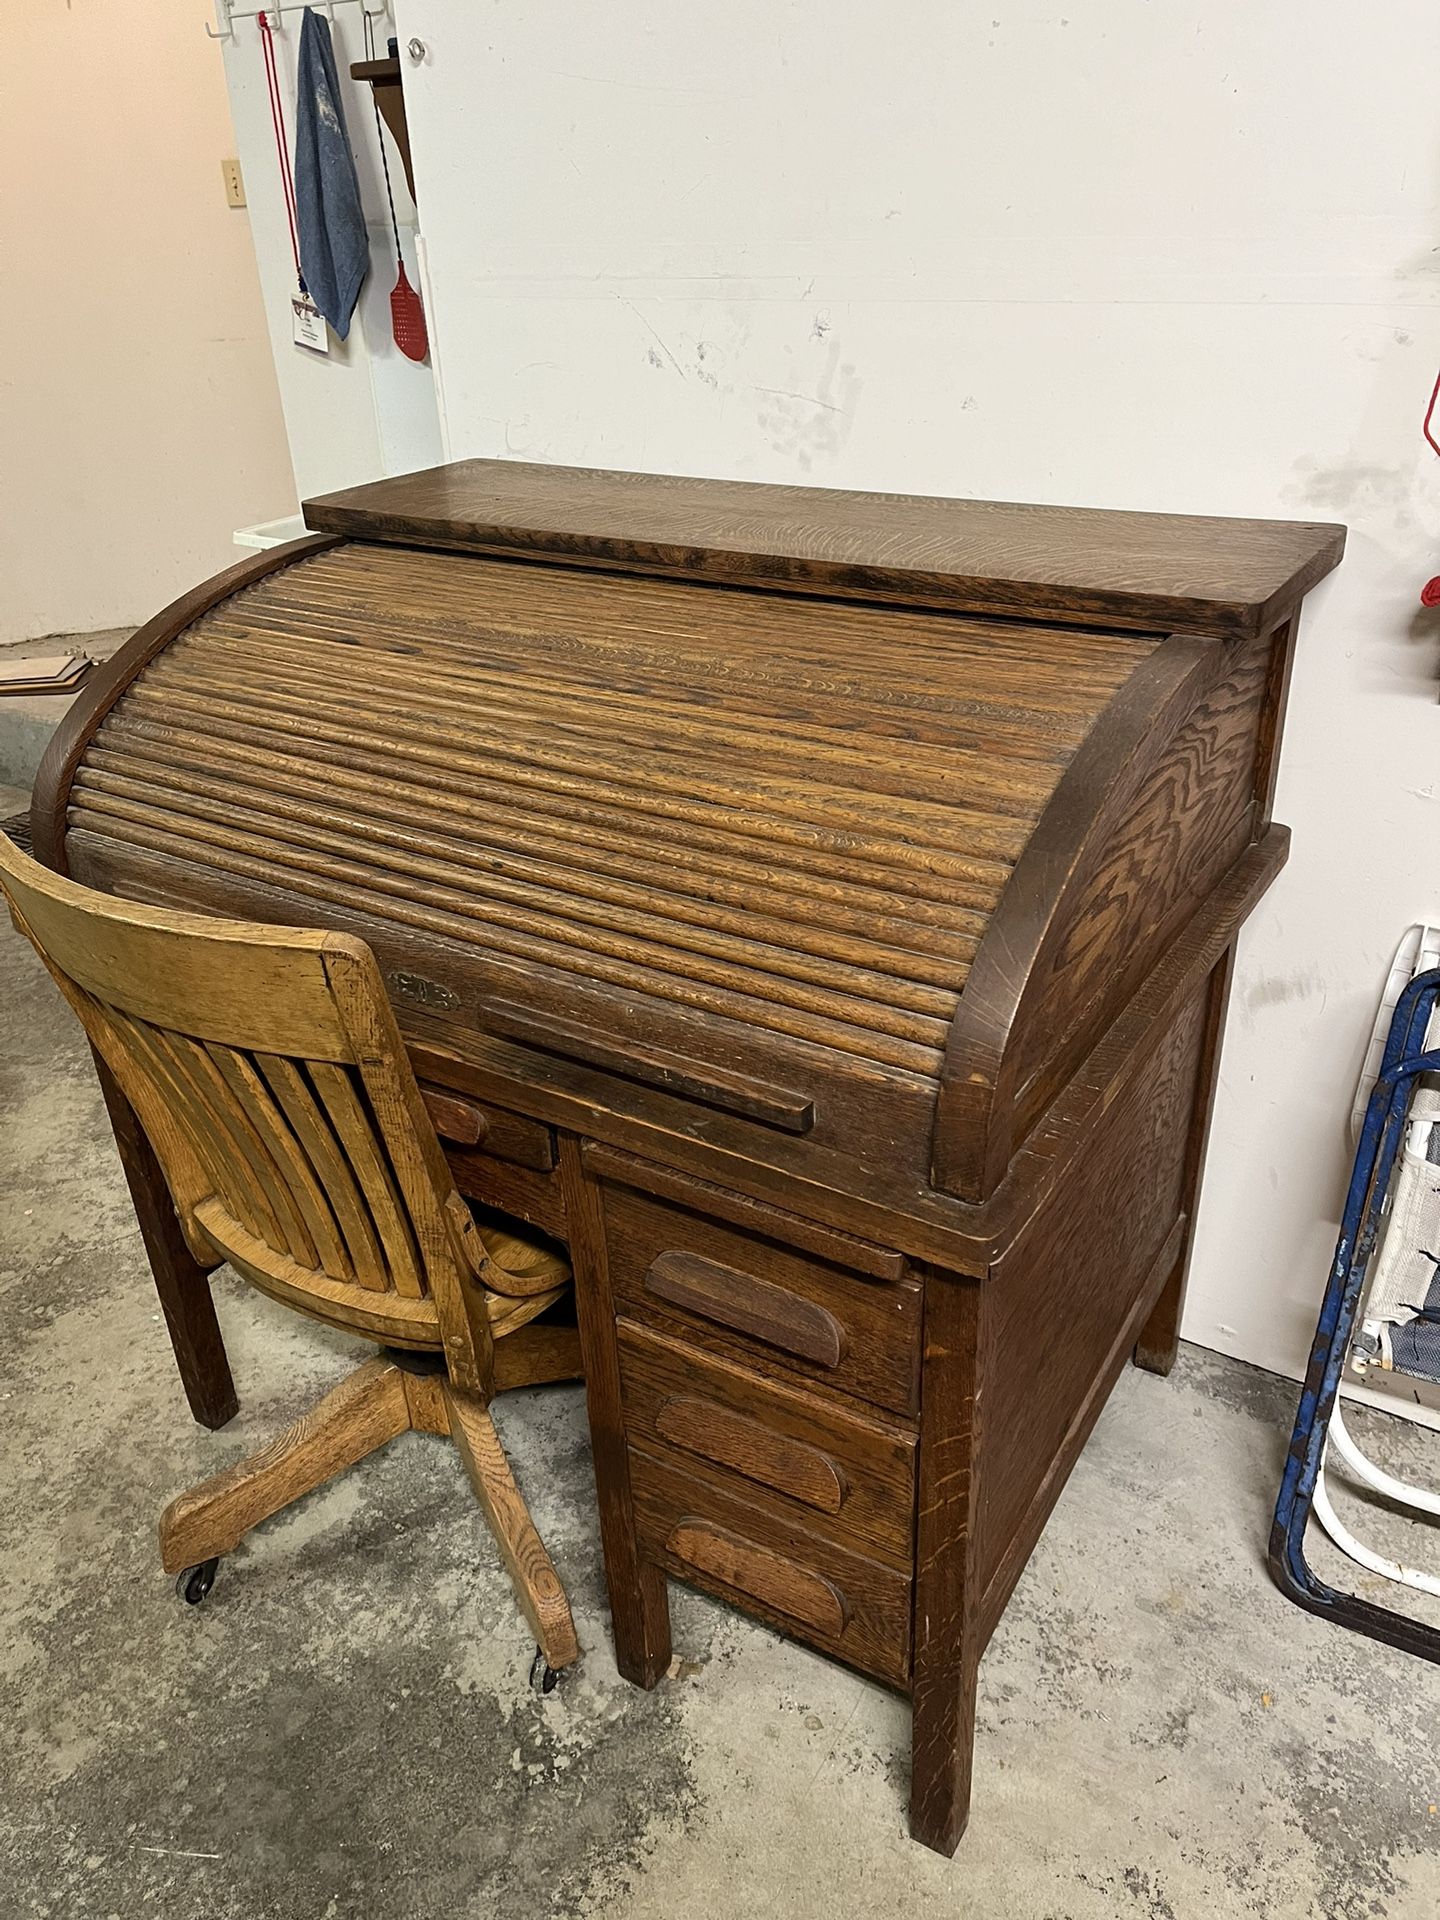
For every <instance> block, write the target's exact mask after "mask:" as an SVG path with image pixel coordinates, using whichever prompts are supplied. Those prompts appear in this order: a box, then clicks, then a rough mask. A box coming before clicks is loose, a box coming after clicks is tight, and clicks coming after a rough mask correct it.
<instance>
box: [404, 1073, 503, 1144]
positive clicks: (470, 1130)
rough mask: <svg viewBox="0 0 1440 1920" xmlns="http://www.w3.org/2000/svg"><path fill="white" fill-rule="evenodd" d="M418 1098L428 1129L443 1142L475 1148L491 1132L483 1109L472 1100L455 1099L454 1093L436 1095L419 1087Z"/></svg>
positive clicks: (434, 1092) (425, 1088) (429, 1088)
mask: <svg viewBox="0 0 1440 1920" xmlns="http://www.w3.org/2000/svg"><path fill="white" fill-rule="evenodd" d="M420 1098H421V1099H422V1100H423V1101H424V1102H425V1111H426V1113H428V1114H429V1116H430V1124H431V1126H432V1127H434V1129H435V1131H436V1133H438V1134H439V1135H440V1137H441V1139H442V1140H454V1141H455V1142H456V1143H457V1144H458V1145H459V1146H462V1147H478V1146H479V1144H480V1142H481V1141H482V1140H483V1139H484V1138H485V1136H486V1134H487V1133H488V1132H489V1131H490V1122H489V1119H488V1118H487V1117H486V1115H485V1113H484V1111H483V1109H481V1108H480V1107H477V1106H476V1105H475V1103H474V1102H473V1101H471V1100H461V1099H458V1098H457V1097H456V1096H455V1095H454V1094H453V1093H437V1092H436V1091H435V1089H434V1088H433V1087H422V1088H421V1089H420Z"/></svg>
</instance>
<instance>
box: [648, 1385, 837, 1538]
mask: <svg viewBox="0 0 1440 1920" xmlns="http://www.w3.org/2000/svg"><path fill="white" fill-rule="evenodd" d="M655 1430H656V1432H657V1433H659V1434H661V1435H662V1436H663V1437H664V1438H665V1439H666V1440H668V1441H669V1442H670V1443H671V1445H672V1446H676V1447H684V1448H685V1449H686V1451H687V1452H689V1453H698V1454H699V1455H700V1456H701V1458H702V1459H705V1460H714V1461H715V1462H716V1463H717V1464H718V1465H719V1466H722V1467H730V1468H732V1469H733V1471H734V1472H736V1473H743V1474H744V1475H745V1477H746V1479H747V1480H758V1481H759V1482H760V1484H761V1486H764V1487H774V1488H775V1489H776V1491H777V1492H779V1493H788V1494H789V1495H790V1497H791V1499H792V1500H803V1501H804V1502H805V1504H806V1506H807V1507H816V1508H818V1509H819V1511H820V1512H821V1513H838V1512H839V1511H840V1509H841V1507H842V1506H843V1505H844V1503H845V1495H846V1494H847V1493H848V1491H849V1488H848V1487H847V1486H846V1483H845V1476H844V1474H843V1472H842V1471H841V1469H840V1468H839V1467H838V1466H837V1465H836V1464H835V1462H834V1461H833V1460H832V1459H831V1458H830V1456H829V1454H828V1453H822V1452H821V1451H820V1449H819V1448H818V1447H812V1446H808V1445H807V1444H806V1443H805V1441H803V1440H795V1439H792V1438H791V1436H790V1435H789V1434H787V1433H776V1432H774V1431H773V1430H772V1429H771V1428H769V1427H766V1426H762V1425H761V1423H760V1422H759V1421H758V1420H751V1419H749V1418H747V1416H746V1415H745V1414H743V1413H736V1412H735V1411H734V1409H733V1408H732V1407H722V1406H720V1405H719V1404H718V1403H717V1402H716V1401H714V1400H695V1399H691V1398H689V1397H688V1396H675V1397H673V1398H671V1399H669V1400H667V1401H666V1402H665V1404H664V1406H662V1407H661V1409H660V1411H659V1413H658V1414H656V1416H655Z"/></svg>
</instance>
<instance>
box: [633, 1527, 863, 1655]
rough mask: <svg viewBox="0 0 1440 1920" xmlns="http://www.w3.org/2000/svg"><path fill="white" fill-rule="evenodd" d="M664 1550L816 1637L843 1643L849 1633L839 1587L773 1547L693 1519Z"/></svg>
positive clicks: (677, 1530) (672, 1533) (674, 1532)
mask: <svg viewBox="0 0 1440 1920" xmlns="http://www.w3.org/2000/svg"><path fill="white" fill-rule="evenodd" d="M665 1546H666V1550H667V1552H670V1553H673V1554H674V1555H675V1558H676V1559H677V1560H683V1561H684V1562H685V1564H686V1565H687V1566H691V1567H694V1568H695V1570H696V1572H697V1573H707V1574H709V1576H710V1577H711V1579H712V1580H719V1581H721V1582H722V1583H723V1584H724V1585H725V1586H727V1587H733V1588H734V1589H735V1591H736V1592H737V1593H746V1594H749V1596H750V1597H751V1599H752V1600H758V1601H759V1602H760V1604H761V1605H762V1606H766V1607H773V1609H774V1610H775V1612H776V1613H783V1614H784V1615H785V1617H786V1618H787V1619H789V1620H798V1621H800V1622H801V1624H802V1625H804V1626H807V1627H810V1628H812V1629H813V1630H814V1631H815V1632H816V1633H824V1634H828V1635H829V1636H830V1638H831V1639H832V1640H838V1639H839V1638H840V1636H841V1634H842V1633H844V1631H845V1624H846V1621H847V1620H848V1619H849V1614H850V1610H849V1608H848V1607H847V1606H846V1604H845V1597H844V1595H843V1594H842V1593H841V1592H840V1589H839V1588H838V1587H836V1586H834V1585H832V1584H831V1582H830V1581H828V1580H827V1579H825V1578H824V1576H823V1575H821V1574H818V1573H816V1572H814V1571H813V1570H812V1569H811V1568H810V1567H797V1566H796V1565H795V1563H794V1561H793V1560H784V1559H782V1558H781V1556H780V1555H779V1554H778V1553H771V1552H770V1550H769V1549H768V1547H757V1546H756V1545H755V1544H754V1542H753V1541H751V1540H742V1539H741V1538H740V1536H739V1535H738V1534H734V1533H727V1532H725V1531H724V1529H723V1528H721V1527H715V1526H711V1525H710V1523H709V1522H708V1521H705V1520H694V1519H688V1518H687V1519H684V1520H680V1521H677V1523H676V1524H675V1526H674V1527H672V1528H671V1530H670V1537H669V1539H668V1540H667V1541H666V1542H665Z"/></svg>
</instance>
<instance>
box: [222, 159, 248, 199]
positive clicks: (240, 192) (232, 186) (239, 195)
mask: <svg viewBox="0 0 1440 1920" xmlns="http://www.w3.org/2000/svg"><path fill="white" fill-rule="evenodd" d="M220 171H221V173H222V174H223V175H224V177H225V204H226V205H227V206H230V207H243V206H244V204H245V178H244V175H243V174H242V173H241V171H240V162H239V161H238V160H222V161H221V162H220Z"/></svg>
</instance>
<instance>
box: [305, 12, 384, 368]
mask: <svg viewBox="0 0 1440 1920" xmlns="http://www.w3.org/2000/svg"><path fill="white" fill-rule="evenodd" d="M295 96H296V97H295V214H296V220H297V223H298V225H299V228H300V271H301V273H302V274H303V275H304V276H305V289H306V291H307V292H308V294H309V295H310V298H311V299H312V300H313V301H314V302H315V304H316V306H317V307H318V308H319V309H320V311H321V313H323V314H324V316H325V318H326V319H327V320H328V321H329V322H330V324H331V326H332V327H333V328H334V329H335V331H336V333H338V334H339V336H340V338H341V339H342V340H343V339H344V338H345V336H346V334H347V333H348V332H349V331H350V316H351V314H352V313H354V311H355V301H356V298H357V296H358V295H359V292H360V283H361V281H362V280H363V279H364V278H365V275H366V273H367V272H368V271H369V268H370V240H369V236H368V235H367V233H366V231H365V212H364V209H363V208H362V206H361V205H360V182H359V180H358V179H357V178H356V175H355V156H354V155H353V154H352V153H351V151H350V139H349V136H348V135H347V133H346V131H345V109H344V106H343V104H342V102H341V99H340V80H339V76H338V75H337V74H336V72H335V49H334V47H333V46H332V45H331V42H330V23H329V22H328V21H327V20H325V19H323V18H322V17H321V16H320V15H319V14H318V13H315V12H313V11H312V10H311V9H310V8H309V7H307V8H306V9H305V19H304V22H303V24H302V26H301V28H300V60H299V65H298V67H297V70H296V77H295Z"/></svg>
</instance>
